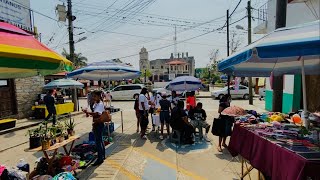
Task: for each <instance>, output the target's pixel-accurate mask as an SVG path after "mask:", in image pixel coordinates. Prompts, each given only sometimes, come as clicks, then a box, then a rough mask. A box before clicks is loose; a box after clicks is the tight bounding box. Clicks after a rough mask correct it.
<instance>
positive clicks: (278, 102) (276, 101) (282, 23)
mask: <svg viewBox="0 0 320 180" xmlns="http://www.w3.org/2000/svg"><path fill="white" fill-rule="evenodd" d="M286 21H287V0H277V9H276V24H275V25H276V29H278V28H282V27H286ZM272 85H273V97H272V111H273V112H282V93H283V76H282V75H280V76H274V77H273V80H272Z"/></svg>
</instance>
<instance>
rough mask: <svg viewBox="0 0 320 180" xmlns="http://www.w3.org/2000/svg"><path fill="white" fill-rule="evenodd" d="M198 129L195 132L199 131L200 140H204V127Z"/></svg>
mask: <svg viewBox="0 0 320 180" xmlns="http://www.w3.org/2000/svg"><path fill="white" fill-rule="evenodd" d="M196 129H198V130H199V131H198V132H195V133H198V134H199V138H200V140H202V139H203V128H202V127H196Z"/></svg>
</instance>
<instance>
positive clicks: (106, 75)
mask: <svg viewBox="0 0 320 180" xmlns="http://www.w3.org/2000/svg"><path fill="white" fill-rule="evenodd" d="M140 74H141V72H140V71H138V70H135V69H133V68H132V66H129V65H126V64H123V63H116V62H113V61H108V60H107V61H102V62H95V63H92V64H89V65H88V66H86V67H83V68H80V69H77V70H74V71H72V72H70V73H68V74H67V77H69V78H73V79H87V80H94V81H99V80H102V81H107V80H108V81H117V80H126V79H134V78H138V77H139V76H140Z"/></svg>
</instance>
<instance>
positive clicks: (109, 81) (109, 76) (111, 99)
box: [108, 73, 112, 107]
mask: <svg viewBox="0 0 320 180" xmlns="http://www.w3.org/2000/svg"><path fill="white" fill-rule="evenodd" d="M108 80H109V82H108V83H109V86H108V89H109V90H108V91H109V93H110V73H108ZM110 94H111V93H110ZM111 102H112V98H111V99H110V107H111Z"/></svg>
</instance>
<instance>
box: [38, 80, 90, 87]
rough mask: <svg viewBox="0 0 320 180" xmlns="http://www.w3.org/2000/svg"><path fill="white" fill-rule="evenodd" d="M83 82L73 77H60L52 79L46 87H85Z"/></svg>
mask: <svg viewBox="0 0 320 180" xmlns="http://www.w3.org/2000/svg"><path fill="white" fill-rule="evenodd" d="M83 86H84V85H83V84H82V83H81V82H78V81H75V80H73V79H58V80H54V81H51V82H50V83H48V84H46V85H45V86H44V89H55V88H83Z"/></svg>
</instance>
